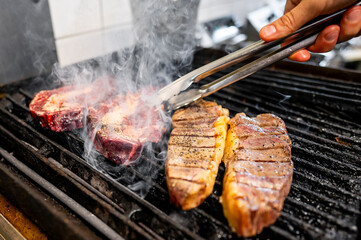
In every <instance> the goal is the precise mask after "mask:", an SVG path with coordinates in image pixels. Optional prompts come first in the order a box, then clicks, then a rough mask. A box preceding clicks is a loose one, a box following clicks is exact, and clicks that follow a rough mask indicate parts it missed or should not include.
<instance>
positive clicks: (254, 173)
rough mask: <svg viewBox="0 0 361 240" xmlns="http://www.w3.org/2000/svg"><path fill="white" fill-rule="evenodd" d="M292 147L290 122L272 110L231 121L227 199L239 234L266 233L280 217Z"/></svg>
mask: <svg viewBox="0 0 361 240" xmlns="http://www.w3.org/2000/svg"><path fill="white" fill-rule="evenodd" d="M291 145H292V144H291V141H290V139H289V137H288V135H287V131H286V127H285V124H284V122H283V121H282V120H281V119H280V118H278V117H276V116H274V115H272V114H261V115H258V116H257V117H256V118H249V117H247V116H246V115H245V114H243V113H241V114H237V115H236V116H235V117H234V118H232V119H231V120H230V129H229V130H228V134H227V140H226V148H225V154H224V156H223V161H224V163H225V165H226V172H225V176H224V180H223V193H222V197H221V202H222V205H223V211H224V215H225V216H226V218H227V220H228V223H229V225H230V227H231V228H232V230H233V231H235V232H236V233H237V234H238V235H239V236H244V237H248V236H253V235H256V234H257V233H260V232H261V231H262V229H263V228H264V227H266V226H268V225H270V224H272V223H274V222H275V221H276V219H277V218H278V216H279V215H280V211H281V210H282V207H283V202H284V200H285V198H286V197H287V195H288V193H289V190H290V186H291V182H292V174H293V162H292V161H291Z"/></svg>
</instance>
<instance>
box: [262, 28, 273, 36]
mask: <svg viewBox="0 0 361 240" xmlns="http://www.w3.org/2000/svg"><path fill="white" fill-rule="evenodd" d="M275 33H276V27H275V26H273V25H268V26H265V27H264V28H262V35H263V36H264V37H269V36H272V35H273V34H275Z"/></svg>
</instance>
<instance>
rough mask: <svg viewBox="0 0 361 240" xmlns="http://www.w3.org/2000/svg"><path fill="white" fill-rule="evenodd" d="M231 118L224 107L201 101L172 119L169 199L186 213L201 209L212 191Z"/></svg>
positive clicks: (166, 169)
mask: <svg viewBox="0 0 361 240" xmlns="http://www.w3.org/2000/svg"><path fill="white" fill-rule="evenodd" d="M228 115H229V112H228V110H227V109H224V108H222V106H219V105H217V104H216V103H215V102H207V101H203V100H202V101H200V102H197V103H195V104H192V105H191V106H190V107H187V108H183V109H180V110H178V111H176V112H175V113H174V115H173V117H172V120H173V128H174V129H173V131H172V132H171V135H170V139H169V144H168V158H167V162H166V167H165V172H166V180H167V186H168V190H169V195H170V199H171V201H172V202H173V203H175V204H176V205H177V206H180V207H181V208H182V209H183V210H189V209H192V208H195V207H197V206H199V205H200V204H201V203H202V202H203V201H204V199H205V198H206V197H207V196H208V195H209V194H211V192H212V190H213V186H214V182H215V179H216V176H217V172H218V166H219V164H220V162H221V159H222V156H223V151H224V146H225V145H224V144H225V139H226V133H227V126H228V125H227V122H228V120H229V118H228Z"/></svg>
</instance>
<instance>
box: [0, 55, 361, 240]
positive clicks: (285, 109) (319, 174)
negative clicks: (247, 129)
mask: <svg viewBox="0 0 361 240" xmlns="http://www.w3.org/2000/svg"><path fill="white" fill-rule="evenodd" d="M209 60H212V59H210V57H209V56H207V58H206V59H203V57H202V56H201V55H196V57H195V67H197V66H199V65H203V64H204V61H209ZM287 66H289V63H287ZM306 69H310V68H309V67H306ZM231 70H232V69H229V71H231ZM331 72H332V73H333V76H332V77H333V79H330V78H327V79H324V78H318V77H309V76H305V75H302V76H301V75H295V74H292V73H291V74H290V73H286V72H276V71H274V70H264V71H261V72H259V73H257V74H255V75H253V76H250V77H248V78H247V79H245V80H244V81H241V82H239V83H237V84H234V85H232V86H230V87H228V88H225V89H223V90H221V91H220V92H218V93H216V94H214V95H212V96H210V97H209V99H211V100H212V99H216V100H217V102H218V103H219V104H221V105H223V107H225V108H229V109H230V112H231V114H232V115H234V114H235V113H238V112H246V113H247V115H251V116H255V115H257V114H259V113H261V112H272V113H275V114H276V115H278V116H280V117H282V118H283V119H284V120H285V122H286V125H287V129H288V131H289V135H290V137H291V139H292V142H293V145H294V147H293V151H292V156H293V161H294V164H295V172H294V176H293V184H292V187H291V192H290V194H289V196H288V198H287V199H286V201H285V205H284V208H283V211H282V213H281V216H280V218H279V219H278V220H277V221H276V223H275V224H274V225H272V226H270V227H268V228H266V229H265V230H264V231H263V232H262V233H261V234H260V235H259V236H257V238H259V239H269V238H274V239H352V238H355V236H357V235H358V234H359V230H358V228H357V227H359V225H360V222H359V219H360V202H361V194H360V192H361V187H360V186H361V179H360V177H359V174H358V173H359V172H360V169H361V164H360V162H361V159H360V153H361V146H360V145H361V141H360V136H361V129H360V126H361V125H360V124H359V123H358V121H356V120H355V119H359V118H358V117H359V116H360V112H359V110H360V109H359V108H358V107H357V106H355V105H354V104H355V103H358V102H359V101H361V98H360V96H361V84H360V83H355V82H340V81H338V80H337V79H334V78H336V76H342V74H340V73H338V72H337V71H331ZM219 74H225V72H221V73H219ZM316 75H317V74H316ZM344 75H346V76H352V77H353V79H357V78H358V77H357V74H356V73H352V74H351V73H347V74H344ZM219 76H220V75H214V76H212V77H214V78H217V77H219ZM325 76H326V75H325ZM358 76H360V74H359V75H358ZM212 77H209V78H208V80H209V81H212V80H213V79H212ZM37 81H39V80H37ZM206 81H207V79H206ZM27 85H31V83H27ZM320 85H322V86H320ZM19 86H21V85H18V86H17V89H14V92H13V93H12V94H8V95H7V96H6V98H4V99H3V100H1V101H0V137H2V139H6V140H8V143H5V144H3V143H1V144H0V147H1V148H3V149H5V150H6V151H8V152H11V153H12V154H13V157H15V158H17V159H18V160H20V161H21V162H22V163H24V164H26V165H27V166H28V167H30V168H31V169H32V170H33V171H35V172H37V174H39V175H41V176H42V177H43V178H45V179H46V180H47V181H49V182H51V183H52V184H54V185H55V186H56V187H57V188H59V189H61V190H62V191H63V192H64V193H65V194H67V195H69V196H71V197H73V198H74V200H76V201H77V202H78V203H80V204H81V205H82V206H84V207H85V208H86V209H87V210H88V211H90V212H93V213H94V214H95V215H96V216H97V217H98V218H99V219H101V221H103V222H104V223H105V224H107V225H108V226H109V227H110V228H111V229H113V230H114V231H116V232H118V233H119V234H120V235H121V236H123V237H126V238H131V239H138V238H145V239H180V238H182V239H230V238H233V239H235V238H237V237H236V236H235V235H234V234H232V233H231V232H230V229H229V227H228V224H227V221H226V219H225V218H224V216H223V213H222V207H221V205H220V203H219V196H220V195H221V193H222V176H223V174H224V166H223V165H222V164H221V166H220V168H219V175H218V176H217V181H216V184H215V187H214V191H213V193H212V194H211V196H210V197H209V198H207V199H206V201H205V202H204V203H203V204H202V205H201V206H200V207H199V208H197V209H195V210H192V211H187V212H184V211H180V210H179V209H176V208H175V207H174V206H172V205H170V204H169V197H168V193H167V188H166V183H165V176H164V170H163V168H164V163H163V162H159V161H153V160H152V159H151V158H149V157H148V156H147V153H146V152H145V153H143V156H142V158H141V159H140V163H139V164H142V165H149V166H150V168H151V169H159V174H158V175H157V176H149V175H147V174H144V171H142V170H141V168H139V166H134V167H122V168H119V172H117V173H108V174H110V175H111V176H112V177H113V178H114V179H116V180H113V179H111V178H109V176H106V175H105V174H104V173H103V172H100V171H98V170H95V169H94V168H92V167H90V166H89V165H88V164H87V163H86V161H85V160H84V159H83V158H82V154H83V151H84V142H83V141H82V140H81V139H80V138H79V137H78V136H77V134H78V133H77V132H76V131H75V132H74V133H54V132H51V131H48V130H46V129H43V128H42V127H41V126H39V125H38V124H37V123H34V122H33V120H32V118H31V116H30V114H29V110H28V108H27V106H28V104H29V102H30V100H31V98H32V93H33V92H32V91H29V90H26V88H25V87H24V90H21V89H20V90H19ZM298 89H301V90H302V91H298ZM288 94H292V96H291V97H290V98H289V97H288V96H287V95H288ZM305 98H307V99H305ZM343 100H347V101H343ZM360 117H361V116H360ZM12 142H16V144H15V145H16V146H13V145H14V144H12ZM23 145H24V146H25V147H24V146H23ZM20 146H21V148H22V149H23V148H24V149H25V150H26V151H23V152H18V151H17V149H18V147H19V148H20ZM98 161H99V164H100V165H107V164H108V165H109V164H110V163H109V162H108V160H107V159H105V158H104V157H99V158H98ZM0 164H4V163H2V162H0ZM53 175H54V176H53ZM58 175H60V176H58ZM124 176H132V177H133V178H132V181H133V182H142V184H145V185H146V186H147V187H148V188H149V193H148V195H147V196H146V197H145V198H144V199H143V198H141V197H139V196H138V195H137V194H135V193H134V192H132V191H131V190H130V189H129V188H128V187H127V186H129V185H130V181H129V180H127V179H124V178H122V177H124ZM0 187H1V184H0ZM0 190H2V188H0ZM75 191H78V192H81V194H79V196H73V195H74V192H75ZM82 196H83V197H82ZM85 196H86V197H85ZM85 198H89V199H93V200H92V201H93V203H94V204H95V205H96V206H98V207H97V208H94V207H92V206H90V205H91V204H88V205H87V204H86V203H85V200H84V199H85ZM99 209H100V210H99ZM106 214H108V215H106ZM105 216H107V217H105ZM120 222H121V223H122V224H117V223H120ZM88 225H89V224H87V226H88ZM119 225H123V226H126V228H127V230H126V231H124V230H122V228H121V227H119ZM91 229H92V230H91V231H94V228H91Z"/></svg>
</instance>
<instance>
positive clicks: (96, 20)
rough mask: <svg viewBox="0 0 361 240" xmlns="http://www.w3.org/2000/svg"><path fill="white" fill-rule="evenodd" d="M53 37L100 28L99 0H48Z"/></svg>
mask: <svg viewBox="0 0 361 240" xmlns="http://www.w3.org/2000/svg"><path fill="white" fill-rule="evenodd" d="M49 7H50V13H51V19H52V24H53V31H54V35H55V38H56V39H58V38H62V37H67V36H72V35H77V34H81V33H86V32H89V31H94V30H97V29H99V28H101V27H102V26H101V18H100V2H99V0H49Z"/></svg>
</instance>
